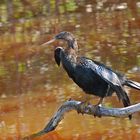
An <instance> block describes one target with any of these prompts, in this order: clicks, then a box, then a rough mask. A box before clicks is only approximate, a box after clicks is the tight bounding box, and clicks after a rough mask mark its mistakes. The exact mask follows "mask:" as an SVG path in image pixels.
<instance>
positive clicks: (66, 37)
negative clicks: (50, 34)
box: [42, 31, 78, 49]
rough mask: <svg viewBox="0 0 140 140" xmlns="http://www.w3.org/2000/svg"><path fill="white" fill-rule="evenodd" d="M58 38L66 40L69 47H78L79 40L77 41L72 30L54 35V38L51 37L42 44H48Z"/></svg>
mask: <svg viewBox="0 0 140 140" xmlns="http://www.w3.org/2000/svg"><path fill="white" fill-rule="evenodd" d="M56 40H64V41H66V42H67V43H68V47H70V48H73V49H75V48H78V46H77V42H76V40H75V38H74V36H73V34H71V33H70V32H66V31H63V32H60V33H59V34H57V35H56V36H54V38H53V39H51V40H50V41H48V42H46V43H44V44H42V45H43V46H44V45H48V44H50V43H52V42H54V41H56Z"/></svg>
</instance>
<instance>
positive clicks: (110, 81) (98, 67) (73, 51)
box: [42, 31, 140, 119]
mask: <svg viewBox="0 0 140 140" xmlns="http://www.w3.org/2000/svg"><path fill="white" fill-rule="evenodd" d="M55 40H63V41H65V42H66V43H67V47H66V48H63V47H57V48H56V49H55V50H54V58H55V61H56V63H57V65H58V66H60V64H62V66H63V68H64V69H65V71H66V72H67V74H68V76H69V77H70V78H71V79H72V80H73V81H74V82H75V83H76V84H77V85H78V86H79V87H80V88H81V89H83V91H84V92H85V93H86V94H90V95H95V96H98V97H100V100H99V102H98V103H97V104H96V106H97V107H98V106H99V105H101V104H102V102H103V99H104V98H105V97H108V96H112V94H113V93H116V95H117V97H118V99H119V100H121V101H122V103H123V105H124V107H127V106H130V105H131V103H130V99H129V97H128V95H127V93H126V91H125V89H124V86H128V87H131V88H134V89H137V90H140V83H138V82H135V81H132V80H129V79H127V78H126V76H125V75H123V74H121V73H119V72H116V71H114V70H112V68H110V67H108V66H106V65H105V64H103V63H101V62H98V61H95V60H92V59H90V58H87V57H84V56H79V54H78V44H77V40H76V39H75V37H74V35H73V34H72V33H70V32H67V31H63V32H60V33H59V34H57V35H55V37H54V38H53V39H51V40H50V41H48V42H46V43H44V44H42V45H43V46H44V45H49V44H50V43H52V42H54V41H55ZM128 117H129V119H131V118H132V115H129V116H128Z"/></svg>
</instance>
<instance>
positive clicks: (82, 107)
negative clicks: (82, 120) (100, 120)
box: [77, 101, 90, 115]
mask: <svg viewBox="0 0 140 140" xmlns="http://www.w3.org/2000/svg"><path fill="white" fill-rule="evenodd" d="M89 104H90V103H89V102H86V101H84V102H81V103H80V109H79V110H77V113H78V114H79V113H81V114H82V115H83V114H84V111H83V110H85V108H86V107H87V106H88V105H89Z"/></svg>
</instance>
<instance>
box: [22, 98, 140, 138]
mask: <svg viewBox="0 0 140 140" xmlns="http://www.w3.org/2000/svg"><path fill="white" fill-rule="evenodd" d="M71 110H76V111H77V112H78V113H82V114H89V115H93V116H110V117H128V115H130V114H133V113H135V112H138V111H140V103H138V104H135V105H131V106H129V107H125V108H106V107H102V106H101V107H99V108H98V111H97V110H96V111H95V106H94V105H91V104H87V105H83V103H82V102H80V101H75V100H69V101H66V102H65V103H64V104H62V106H60V108H59V109H58V111H57V112H56V113H55V114H54V116H53V117H52V118H51V120H50V121H49V122H48V124H47V125H46V126H45V128H44V129H43V130H41V131H40V132H38V133H36V134H33V135H31V136H28V137H25V138H23V140H28V139H32V138H34V137H37V136H41V135H43V134H46V133H48V132H50V131H52V130H54V129H55V128H56V127H57V125H58V124H59V122H60V121H61V120H62V119H63V118H64V114H65V113H66V112H69V111H71Z"/></svg>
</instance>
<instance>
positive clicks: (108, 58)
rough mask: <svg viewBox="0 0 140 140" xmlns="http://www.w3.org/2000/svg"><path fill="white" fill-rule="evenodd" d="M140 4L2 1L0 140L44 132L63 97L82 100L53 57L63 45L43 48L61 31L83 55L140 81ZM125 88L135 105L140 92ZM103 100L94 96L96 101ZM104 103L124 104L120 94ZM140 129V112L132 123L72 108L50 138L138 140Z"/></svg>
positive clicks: (0, 18)
mask: <svg viewBox="0 0 140 140" xmlns="http://www.w3.org/2000/svg"><path fill="white" fill-rule="evenodd" d="M139 3H140V2H139V1H136V0H134V1H125V0H124V1H123V3H122V2H119V1H112V2H110V1H109V0H108V1H100V0H97V1H89V0H83V1H79V0H72V1H61V0H60V1H57V0H51V1H49V0H42V1H37V0H34V1H30V2H29V1H10V0H7V1H6V2H5V1H3V2H0V13H1V15H0V114H1V115H0V139H3V138H4V139H20V138H21V136H25V135H28V134H31V133H34V132H36V131H39V130H40V129H42V128H43V127H44V125H45V124H46V122H47V121H48V120H49V118H50V116H51V115H52V114H53V113H54V112H55V111H56V109H57V108H58V106H59V105H60V104H62V102H64V101H65V100H68V99H69V98H73V99H77V100H83V99H84V96H85V95H84V94H83V92H82V91H81V89H79V88H78V87H77V86H76V85H75V84H74V83H73V82H72V81H71V80H70V79H69V78H68V77H67V75H66V73H65V72H64V70H63V69H62V68H58V67H57V66H56V64H55V62H54V59H53V50H54V48H55V46H58V45H61V46H64V44H62V43H61V42H56V43H54V44H53V46H54V47H53V46H52V47H51V46H50V47H48V48H45V47H44V48H41V47H40V44H42V43H44V42H45V41H47V40H49V39H50V38H52V36H54V35H55V34H57V33H58V32H60V31H63V30H67V31H70V32H72V33H73V34H74V35H75V36H76V38H77V39H78V44H79V48H80V50H79V53H80V54H81V55H85V56H87V57H90V58H92V59H95V60H98V61H102V62H104V63H105V64H107V65H109V66H112V67H113V68H114V69H117V70H119V71H122V72H123V73H125V74H126V75H127V76H128V77H130V78H132V79H134V80H136V81H139V82H140V39H139V36H140V15H139V10H140V9H139V8H140V6H139V5H140V4H139ZM127 90H128V91H129V93H130V97H131V100H132V102H133V103H137V102H139V100H140V96H139V91H136V90H130V89H127ZM131 93H132V94H131ZM91 98H93V97H91ZM97 100H98V98H97V97H94V98H93V101H92V102H93V103H95V102H96V101H97ZM112 100H113V102H112ZM105 105H107V106H121V104H120V103H119V102H118V101H117V99H116V98H115V97H112V98H108V99H106V101H105ZM69 124H71V125H69ZM139 129H140V128H139V113H137V115H134V118H133V120H132V121H131V122H130V121H128V120H127V119H114V118H102V119H98V118H96V119H94V118H93V117H90V116H81V115H77V114H76V113H75V112H71V113H70V114H68V115H66V117H65V119H64V120H63V121H62V123H61V124H60V126H59V127H58V128H57V130H56V132H54V133H51V134H49V135H46V136H44V137H45V139H55V138H56V139H71V140H72V139H77V140H81V139H88V140H90V139H92V140H93V139H96V140H97V139H99V140H101V139H108V140H109V139H114V140H115V139H134V140H135V139H136V140H137V139H139V138H140V135H139ZM116 132H117V133H116ZM128 132H129V134H131V136H130V135H128ZM118 133H119V134H120V135H119V136H118ZM40 139H41V138H40ZM42 139H43V137H42Z"/></svg>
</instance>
